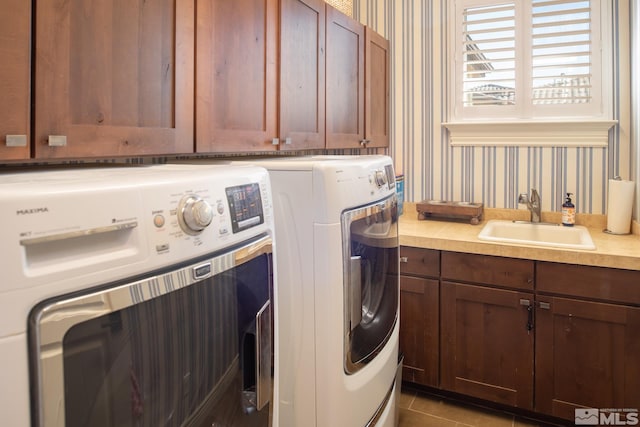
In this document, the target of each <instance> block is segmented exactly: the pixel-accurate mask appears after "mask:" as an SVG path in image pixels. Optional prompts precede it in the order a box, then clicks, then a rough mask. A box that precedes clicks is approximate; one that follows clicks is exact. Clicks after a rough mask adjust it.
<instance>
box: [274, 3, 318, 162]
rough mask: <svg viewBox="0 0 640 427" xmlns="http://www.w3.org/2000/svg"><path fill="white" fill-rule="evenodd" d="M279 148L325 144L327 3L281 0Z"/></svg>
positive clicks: (288, 148) (291, 148) (299, 147)
mask: <svg viewBox="0 0 640 427" xmlns="http://www.w3.org/2000/svg"><path fill="white" fill-rule="evenodd" d="M280 14H281V15H280V26H281V27H280V132H279V133H280V149H281V150H305V149H321V148H324V146H325V47H324V43H325V3H324V1H322V0H281V4H280Z"/></svg>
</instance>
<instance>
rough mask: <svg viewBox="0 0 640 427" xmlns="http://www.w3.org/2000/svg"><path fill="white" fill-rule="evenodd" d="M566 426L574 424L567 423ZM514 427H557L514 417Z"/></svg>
mask: <svg viewBox="0 0 640 427" xmlns="http://www.w3.org/2000/svg"><path fill="white" fill-rule="evenodd" d="M567 423H568V424H567V425H570V426H573V425H574V424H573V423H571V422H569V421H567ZM513 425H514V427H557V425H556V424H548V423H543V422H542V421H534V420H530V419H527V418H519V417H516V419H515V421H514V423H513Z"/></svg>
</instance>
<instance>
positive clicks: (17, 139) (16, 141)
mask: <svg viewBox="0 0 640 427" xmlns="http://www.w3.org/2000/svg"><path fill="white" fill-rule="evenodd" d="M5 141H6V145H7V147H26V146H27V135H7V136H6V139H5Z"/></svg>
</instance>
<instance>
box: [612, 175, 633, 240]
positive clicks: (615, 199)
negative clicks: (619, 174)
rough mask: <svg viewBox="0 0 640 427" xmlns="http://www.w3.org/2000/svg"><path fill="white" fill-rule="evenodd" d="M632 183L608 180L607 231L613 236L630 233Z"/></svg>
mask: <svg viewBox="0 0 640 427" xmlns="http://www.w3.org/2000/svg"><path fill="white" fill-rule="evenodd" d="M633 189H634V183H633V181H625V180H619V179H610V180H609V199H608V202H607V231H608V232H610V233H613V234H629V233H630V232H631V211H632V209H633Z"/></svg>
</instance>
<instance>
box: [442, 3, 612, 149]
mask: <svg viewBox="0 0 640 427" xmlns="http://www.w3.org/2000/svg"><path fill="white" fill-rule="evenodd" d="M451 3H452V4H453V9H452V12H453V14H452V18H455V25H453V26H452V27H453V28H452V29H451V33H450V40H449V49H447V50H446V51H447V52H449V54H450V55H451V56H452V57H451V58H449V65H450V67H451V70H452V73H451V75H452V78H451V81H450V86H449V88H450V91H449V94H450V95H449V98H450V99H449V105H450V106H451V111H450V112H449V116H450V123H446V124H445V126H447V128H449V131H450V132H451V135H450V136H451V141H452V144H456V142H457V143H461V142H464V141H466V142H470V141H471V140H470V139H469V138H471V139H478V140H480V139H481V138H480V137H481V136H482V137H483V138H485V137H486V138H489V139H491V140H493V139H495V140H496V141H497V143H498V144H500V141H501V140H500V137H501V136H504V137H505V138H506V139H504V140H502V143H503V144H509V145H522V144H526V145H606V143H607V141H608V129H609V127H611V126H612V125H613V124H614V123H615V122H614V121H611V120H608V119H609V118H610V117H609V116H610V113H609V110H610V103H611V102H610V100H608V99H607V97H609V98H610V93H611V91H612V88H610V87H606V86H605V85H603V82H604V81H608V80H611V79H607V78H605V77H607V76H610V75H611V72H612V71H611V70H609V69H607V68H606V67H605V66H604V64H606V63H607V62H606V61H604V60H603V58H602V49H601V48H602V46H606V41H607V40H608V37H604V35H605V33H607V31H610V28H609V27H610V25H604V26H603V25H602V22H606V20H605V19H604V18H605V17H606V15H607V11H606V10H604V9H602V8H603V7H605V6H606V4H607V3H610V2H607V1H604V2H602V3H603V4H601V0H517V1H516V0H511V1H504V0H503V1H497V0H456V1H455V2H451ZM603 28H604V29H606V30H607V31H602V29H603ZM609 63H610V61H609ZM585 122H588V123H589V126H587V127H585V126H584V123H585ZM469 123H471V124H473V125H475V126H472V127H469V126H465V124H469ZM482 124H491V127H490V128H488V127H486V126H483V125H482ZM516 124H519V125H516ZM554 126H556V127H557V129H556V128H554ZM537 130H539V131H541V132H537ZM549 131H551V132H549ZM483 132H485V133H486V134H483ZM487 132H488V133H487ZM501 132H504V135H501ZM545 132H546V133H547V134H550V135H554V132H560V133H563V132H566V133H567V135H564V136H563V135H557V136H549V135H547V136H544V135H542V134H543V133H545ZM464 135H466V136H465V138H466V139H465V138H462V137H463V136H464ZM473 135H477V136H476V137H474V136H473ZM492 135H496V136H497V138H494V137H492ZM536 141H539V142H538V143H536ZM477 143H478V144H481V145H486V140H484V143H483V141H477ZM461 145H469V144H461ZM492 145H494V144H492Z"/></svg>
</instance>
